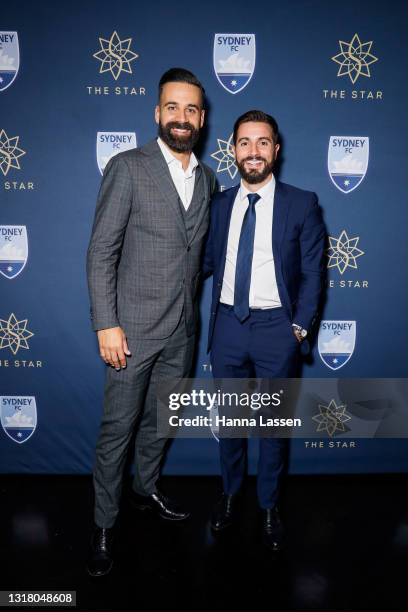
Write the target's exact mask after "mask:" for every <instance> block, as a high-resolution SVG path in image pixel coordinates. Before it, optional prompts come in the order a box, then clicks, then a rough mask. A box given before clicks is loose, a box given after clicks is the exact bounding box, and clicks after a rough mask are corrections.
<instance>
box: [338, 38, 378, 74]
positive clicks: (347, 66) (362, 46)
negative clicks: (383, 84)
mask: <svg viewBox="0 0 408 612" xmlns="http://www.w3.org/2000/svg"><path fill="white" fill-rule="evenodd" d="M372 44H373V41H372V40H370V41H369V42H365V43H362V42H361V40H360V38H359V37H358V34H354V36H353V38H352V39H351V41H350V42H349V43H347V42H344V41H343V40H339V45H340V50H341V53H338V54H337V55H334V56H333V57H332V58H331V59H332V60H333V61H334V62H336V63H337V64H340V67H339V70H338V72H337V76H338V77H339V76H349V77H350V81H351V82H352V83H353V84H354V83H355V82H356V81H357V79H358V77H360V76H366V77H370V76H371V74H370V68H369V66H370V64H374V62H377V61H378V57H375V55H372V53H370V51H371V46H372Z"/></svg>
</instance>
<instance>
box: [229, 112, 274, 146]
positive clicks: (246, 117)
mask: <svg viewBox="0 0 408 612" xmlns="http://www.w3.org/2000/svg"><path fill="white" fill-rule="evenodd" d="M250 121H254V122H256V123H267V124H268V125H269V126H270V127H271V130H272V138H273V142H274V143H275V144H276V143H277V142H278V140H279V128H278V124H277V122H276V120H275V119H274V118H273V117H272V116H271V115H268V113H264V112H263V111H260V110H250V111H247V112H246V113H244V114H243V115H241V116H240V117H238V119H237V120H236V122H235V123H234V132H233V136H232V140H233V143H234V145H235V144H236V142H237V134H238V129H239V126H240V125H241V124H242V123H249V122H250Z"/></svg>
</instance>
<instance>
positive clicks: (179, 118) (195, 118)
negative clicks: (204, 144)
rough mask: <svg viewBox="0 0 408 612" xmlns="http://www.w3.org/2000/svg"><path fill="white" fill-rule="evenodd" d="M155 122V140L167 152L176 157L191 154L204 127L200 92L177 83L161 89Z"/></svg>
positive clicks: (186, 84) (168, 84)
mask: <svg viewBox="0 0 408 612" xmlns="http://www.w3.org/2000/svg"><path fill="white" fill-rule="evenodd" d="M155 119H156V123H157V124H158V125H159V136H160V138H161V139H162V140H164V142H165V143H166V144H167V146H168V147H170V149H173V151H176V152H178V153H181V152H191V151H192V150H193V148H194V146H195V144H196V143H197V141H198V138H199V134H200V128H202V127H203V124H204V110H203V100H202V94H201V90H200V88H199V87H196V85H190V84H189V83H178V82H170V83H166V84H165V85H163V88H162V91H161V95H160V102H159V104H158V105H157V106H156V109H155Z"/></svg>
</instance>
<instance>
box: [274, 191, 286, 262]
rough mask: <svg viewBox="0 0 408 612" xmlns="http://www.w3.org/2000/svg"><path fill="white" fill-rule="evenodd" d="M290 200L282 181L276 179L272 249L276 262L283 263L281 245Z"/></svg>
mask: <svg viewBox="0 0 408 612" xmlns="http://www.w3.org/2000/svg"><path fill="white" fill-rule="evenodd" d="M289 206H290V202H289V201H288V198H287V195H286V193H285V189H284V187H283V185H282V183H281V182H280V181H276V185H275V197H274V201H273V221H272V250H273V257H274V259H275V262H278V263H279V265H281V256H280V247H281V244H282V240H283V236H284V234H285V230H286V222H287V218H288V212H289Z"/></svg>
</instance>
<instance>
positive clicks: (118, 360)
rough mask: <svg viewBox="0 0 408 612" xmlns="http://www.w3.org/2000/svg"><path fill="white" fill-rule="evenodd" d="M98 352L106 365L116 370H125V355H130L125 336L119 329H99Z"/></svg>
mask: <svg viewBox="0 0 408 612" xmlns="http://www.w3.org/2000/svg"><path fill="white" fill-rule="evenodd" d="M97 334H98V342H99V352H100V355H101V357H102V359H103V360H104V362H105V363H106V364H107V365H111V366H112V367H113V368H115V369H116V370H120V369H121V368H126V357H125V355H128V356H129V355H131V352H130V351H129V348H128V345H127V341H126V336H125V333H124V331H123V329H122V328H121V327H110V328H109V329H100V330H99V331H98V332H97Z"/></svg>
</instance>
